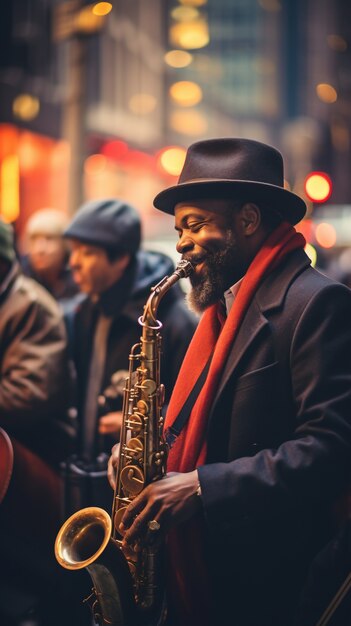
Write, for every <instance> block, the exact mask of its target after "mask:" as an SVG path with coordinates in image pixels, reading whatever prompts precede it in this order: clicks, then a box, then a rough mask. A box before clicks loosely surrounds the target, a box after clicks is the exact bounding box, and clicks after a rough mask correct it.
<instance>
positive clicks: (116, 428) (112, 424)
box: [99, 411, 123, 441]
mask: <svg viewBox="0 0 351 626" xmlns="http://www.w3.org/2000/svg"><path fill="white" fill-rule="evenodd" d="M122 418H123V413H122V411H114V412H113V413H106V415H103V416H102V417H100V419H99V433H100V435H111V436H112V437H115V439H116V440H117V441H118V440H119V436H120V432H121V426H122Z"/></svg>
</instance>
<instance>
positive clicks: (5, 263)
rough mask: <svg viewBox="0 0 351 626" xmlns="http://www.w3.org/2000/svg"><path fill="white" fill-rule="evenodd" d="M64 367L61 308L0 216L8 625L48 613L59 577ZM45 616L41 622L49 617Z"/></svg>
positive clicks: (2, 586)
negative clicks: (26, 263)
mask: <svg viewBox="0 0 351 626" xmlns="http://www.w3.org/2000/svg"><path fill="white" fill-rule="evenodd" d="M68 372H69V369H68V355H67V336H66V330H65V325H64V321H63V313H62V311H61V309H60V307H59V306H58V304H57V302H56V301H55V300H54V298H53V297H52V296H51V295H50V294H49V293H48V292H47V290H46V289H44V288H43V287H42V286H41V285H39V284H38V283H37V282H36V281H34V280H32V279H30V278H28V277H26V276H24V275H23V273H22V271H21V269H20V266H19V263H18V261H17V259H16V255H15V249H14V233H13V229H12V227H11V226H10V225H8V224H6V223H4V222H3V221H2V220H0V427H1V429H3V430H1V435H0V437H1V439H0V456H1V466H0V467H1V472H0V495H1V497H0V500H1V502H0V563H1V568H0V623H1V624H4V625H5V624H6V626H11V625H12V624H16V625H17V624H20V623H21V620H22V618H23V620H24V619H25V618H26V616H27V617H29V616H30V615H32V614H33V613H32V611H35V612H39V613H40V612H41V614H43V613H45V614H46V613H47V612H48V611H49V609H48V603H49V602H50V601H51V602H54V601H55V598H56V595H55V594H56V592H57V589H56V585H55V583H54V580H55V576H57V577H58V579H61V578H62V574H61V572H59V571H58V565H57V564H56V562H55V560H54V558H53V548H52V546H53V541H54V538H55V536H56V533H57V529H58V527H59V524H60V520H61V518H60V508H61V501H60V492H61V480H60V476H59V463H60V461H61V460H62V459H64V458H65V457H66V456H67V455H68V454H69V453H70V451H71V450H72V447H71V445H72V441H73V437H74V431H73V430H72V429H71V428H70V426H69V423H68V421H66V411H67V396H68V389H69V384H70V383H69V380H68ZM4 433H5V434H4ZM5 479H6V480H5ZM58 579H57V582H58ZM54 591H55V594H54ZM68 591H69V589H68ZM61 617H62V615H61ZM45 619H46V621H42V622H40V623H41V624H43V626H50V625H51V623H54V622H51V620H50V617H49V615H47V617H46V618H45Z"/></svg>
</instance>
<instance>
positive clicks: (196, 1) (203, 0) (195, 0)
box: [179, 0, 207, 7]
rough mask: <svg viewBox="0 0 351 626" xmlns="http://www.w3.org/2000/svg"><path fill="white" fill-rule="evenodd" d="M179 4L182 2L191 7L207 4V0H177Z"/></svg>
mask: <svg viewBox="0 0 351 626" xmlns="http://www.w3.org/2000/svg"><path fill="white" fill-rule="evenodd" d="M179 2H180V4H184V5H185V6H192V7H201V6H203V5H204V4H207V0H179Z"/></svg>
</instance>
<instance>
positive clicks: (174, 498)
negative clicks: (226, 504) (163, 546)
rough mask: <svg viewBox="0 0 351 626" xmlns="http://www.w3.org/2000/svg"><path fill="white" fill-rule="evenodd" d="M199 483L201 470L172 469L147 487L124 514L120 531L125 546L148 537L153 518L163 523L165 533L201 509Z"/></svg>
mask: <svg viewBox="0 0 351 626" xmlns="http://www.w3.org/2000/svg"><path fill="white" fill-rule="evenodd" d="M198 486H199V480H198V473H197V470H194V471H193V472H188V473H187V474H180V473H177V472H172V473H170V474H167V475H166V476H165V478H163V479H161V480H157V481H155V482H153V483H151V484H150V485H148V486H147V487H145V489H144V490H143V491H142V492H141V493H140V494H139V495H138V496H137V497H136V498H135V499H134V500H133V502H132V503H131V504H130V505H129V506H128V507H127V510H126V512H125V514H124V516H123V519H122V524H121V527H120V529H119V530H120V532H121V533H122V534H123V543H124V545H130V544H134V543H135V542H137V541H138V540H139V539H141V538H142V537H143V536H145V535H146V533H147V532H148V530H149V527H148V522H150V521H151V520H156V522H158V523H159V525H160V532H161V533H162V534H164V533H166V532H167V531H168V530H169V529H170V528H171V527H172V526H175V525H177V524H179V523H181V522H185V521H187V520H188V519H189V518H190V517H192V516H193V515H194V514H195V513H196V512H197V511H198V510H200V508H201V499H200V497H199V496H198V495H197V489H198ZM149 532H150V531H149Z"/></svg>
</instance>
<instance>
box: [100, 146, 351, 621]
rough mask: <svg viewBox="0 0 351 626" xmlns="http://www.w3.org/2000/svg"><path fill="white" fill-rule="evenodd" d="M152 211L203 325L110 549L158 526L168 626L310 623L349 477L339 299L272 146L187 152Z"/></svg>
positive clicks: (350, 309) (343, 300)
mask: <svg viewBox="0 0 351 626" xmlns="http://www.w3.org/2000/svg"><path fill="white" fill-rule="evenodd" d="M154 205H155V207H156V208H158V209H159V210H161V211H164V212H166V213H168V214H172V215H174V219H175V228H176V230H177V232H178V235H179V240H178V243H177V251H178V252H179V253H180V254H181V255H182V258H183V260H185V261H187V262H190V263H191V264H192V265H193V268H194V269H193V272H192V273H191V274H190V282H191V286H192V289H191V292H190V294H189V301H190V303H191V305H192V307H193V308H195V309H196V310H197V311H198V312H200V313H202V317H201V320H200V322H199V324H198V327H197V329H196V332H195V334H194V338H193V341H192V342H191V344H190V347H189V350H188V351H187V354H186V356H185V358H184V362H183V365H182V368H181V370H180V373H179V376H178V379H177V382H176V385H175V387H174V390H173V393H172V397H171V399H170V402H169V406H168V410H167V414H166V419H165V436H166V439H167V441H168V442H169V445H170V450H169V454H168V459H167V470H168V474H167V475H166V476H165V477H164V478H163V479H162V480H158V481H155V482H152V483H150V484H149V485H148V486H147V487H146V488H145V489H143V490H142V491H141V492H140V494H138V495H137V496H136V497H135V499H133V501H132V502H131V504H129V506H128V507H127V510H126V511H125V512H124V515H123V518H122V523H121V525H120V528H119V531H120V535H121V538H122V547H123V548H124V550H125V552H126V554H128V555H129V556H128V558H131V559H132V558H133V557H130V550H133V549H135V545H137V546H138V545H139V544H140V542H141V543H142V544H143V542H145V541H146V540H147V536H148V533H149V528H150V525H149V523H150V521H154V520H156V521H157V522H158V526H159V533H161V535H160V536H159V538H160V539H161V538H162V537H164V536H165V535H166V536H167V542H166V556H167V570H166V571H167V587H168V607H169V621H168V623H169V624H172V625H173V626H196V625H199V626H200V625H201V626H206V625H208V626H212V625H213V624H216V626H231V625H232V624H235V626H291V625H292V624H293V623H294V624H295V625H296V626H307V625H308V626H312V624H313V626H315V624H316V621H314V622H312V623H311V622H305V621H303V620H299V619H298V620H297V621H294V615H295V613H296V609H297V606H298V602H299V595H300V593H301V590H302V588H303V586H304V584H305V583H306V580H307V573H308V569H309V566H310V564H311V562H312V560H313V558H314V557H315V555H316V554H317V553H318V551H319V550H320V549H321V548H322V547H323V545H325V544H326V542H327V541H328V539H330V538H331V536H332V534H333V531H334V529H333V523H332V515H331V513H332V504H333V501H334V499H335V498H336V497H337V496H338V495H339V493H340V492H341V491H342V489H343V488H344V487H345V485H346V484H347V481H348V478H349V475H350V469H351V359H350V354H351V325H350V318H351V292H350V290H349V289H348V288H347V287H345V286H344V285H341V284H340V283H338V282H336V281H333V280H331V279H329V278H327V277H326V276H324V275H323V274H321V273H319V272H318V271H316V270H315V269H314V268H312V267H311V262H310V259H309V258H308V256H307V255H306V253H305V251H304V247H305V243H306V242H305V240H304V238H303V236H302V235H301V234H300V233H298V232H297V231H296V229H295V228H294V225H295V224H297V223H298V222H299V221H300V220H301V219H302V218H303V216H304V215H305V211H306V206H305V203H304V201H303V199H302V198H300V197H299V196H297V195H296V194H294V193H292V192H291V191H289V190H287V189H285V188H284V167H283V158H282V155H281V154H280V152H279V151H278V150H276V149H275V148H274V147H272V146H269V145H266V144H263V143H260V142H258V141H253V140H251V139H243V138H231V137H228V138H219V139H209V140H205V141H199V142H196V143H194V144H192V145H191V146H190V147H189V148H188V151H187V155H186V159H185V163H184V166H183V170H182V172H181V175H180V178H179V181H178V184H176V185H174V186H172V187H170V188H168V189H165V190H163V191H161V192H160V193H159V194H158V195H157V196H156V198H155V199H154ZM198 381H201V385H199V384H198ZM190 400H191V402H190ZM185 406H186V407H187V412H186V415H185V416H184V413H183V410H184V409H183V407H185ZM180 417H182V419H181V420H180ZM184 417H186V418H187V419H184ZM117 458H118V450H117V446H114V450H113V455H112V457H111V462H110V465H109V476H110V479H111V483H112V484H113V483H114V471H113V468H114V465H115V464H116V460H117ZM318 623H319V622H318ZM323 623H324V622H323ZM347 623H351V622H350V620H349V621H348V622H347Z"/></svg>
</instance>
